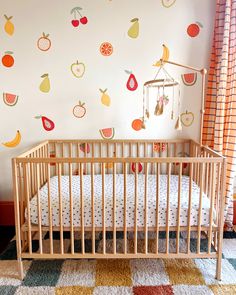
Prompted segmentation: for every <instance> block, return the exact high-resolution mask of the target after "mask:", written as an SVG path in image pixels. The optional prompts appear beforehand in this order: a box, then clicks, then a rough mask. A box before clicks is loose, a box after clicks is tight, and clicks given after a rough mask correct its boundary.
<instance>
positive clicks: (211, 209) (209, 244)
mask: <svg viewBox="0 0 236 295" xmlns="http://www.w3.org/2000/svg"><path fill="white" fill-rule="evenodd" d="M211 166H212V169H211V170H212V173H211V183H212V189H211V195H210V204H211V208H210V215H209V219H210V222H209V226H210V228H209V233H208V254H210V253H211V240H212V224H213V209H214V203H215V186H216V169H215V168H216V167H215V164H214V163H211Z"/></svg>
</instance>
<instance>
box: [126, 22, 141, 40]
mask: <svg viewBox="0 0 236 295" xmlns="http://www.w3.org/2000/svg"><path fill="white" fill-rule="evenodd" d="M131 23H132V26H131V27H130V28H129V30H128V36H129V37H130V38H133V39H135V38H138V36H139V19H138V18H133V19H131Z"/></svg>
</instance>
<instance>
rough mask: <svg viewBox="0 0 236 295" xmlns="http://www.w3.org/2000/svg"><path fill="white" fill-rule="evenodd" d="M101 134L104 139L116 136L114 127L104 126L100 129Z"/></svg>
mask: <svg viewBox="0 0 236 295" xmlns="http://www.w3.org/2000/svg"><path fill="white" fill-rule="evenodd" d="M99 132H100V135H101V137H102V138H103V139H112V138H113V137H114V136H115V129H114V128H104V129H100V130H99Z"/></svg>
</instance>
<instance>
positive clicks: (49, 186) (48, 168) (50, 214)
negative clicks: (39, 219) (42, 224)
mask: <svg viewBox="0 0 236 295" xmlns="http://www.w3.org/2000/svg"><path fill="white" fill-rule="evenodd" d="M46 167H47V179H48V180H47V186H48V220H49V243H50V254H53V231H52V204H51V180H50V164H47V166H46Z"/></svg>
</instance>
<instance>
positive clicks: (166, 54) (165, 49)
mask: <svg viewBox="0 0 236 295" xmlns="http://www.w3.org/2000/svg"><path fill="white" fill-rule="evenodd" d="M162 48H163V52H162V58H161V59H160V60H158V61H157V62H156V63H155V64H154V66H155V67H160V66H161V65H163V64H164V63H165V62H163V61H168V60H169V57H170V51H169V48H168V47H167V46H166V45H165V44H162Z"/></svg>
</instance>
